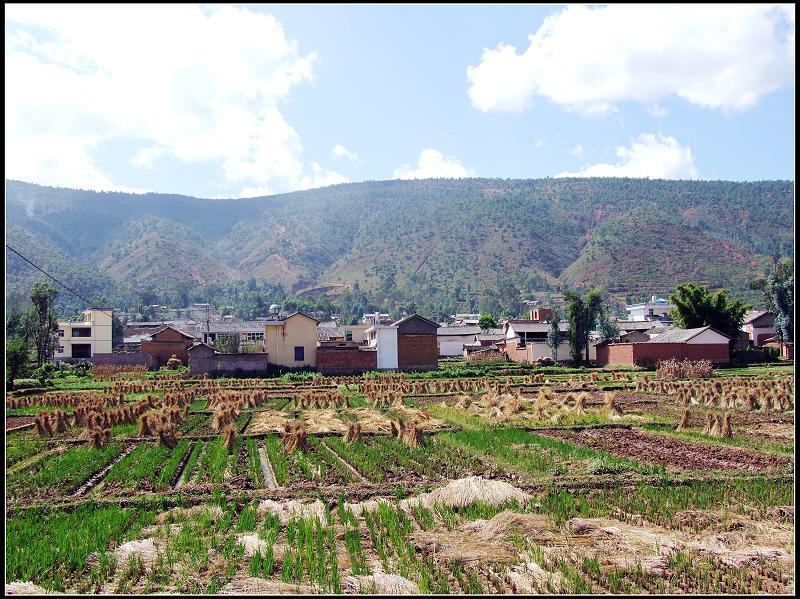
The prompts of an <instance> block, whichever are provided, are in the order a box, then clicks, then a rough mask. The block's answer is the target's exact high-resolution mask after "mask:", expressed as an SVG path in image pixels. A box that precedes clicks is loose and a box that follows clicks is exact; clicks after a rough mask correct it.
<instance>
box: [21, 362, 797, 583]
mask: <svg viewBox="0 0 800 599" xmlns="http://www.w3.org/2000/svg"><path fill="white" fill-rule="evenodd" d="M297 379H299V380H297ZM793 392H794V378H793V373H792V369H791V368H788V367H773V368H771V369H769V370H767V369H763V368H761V369H755V368H754V369H744V370H737V371H735V372H734V373H731V374H730V375H729V376H728V375H726V372H725V371H719V372H718V373H717V376H716V377H714V379H713V380H711V381H705V382H703V381H684V382H681V381H660V380H658V379H656V378H655V377H654V373H652V372H645V371H637V372H633V371H626V372H621V371H620V372H611V371H583V370H566V369H557V368H550V369H548V368H532V367H524V366H519V365H514V366H513V367H509V366H508V365H505V364H498V365H495V366H475V365H468V364H463V363H460V362H454V361H447V362H443V363H442V368H441V369H440V370H439V371H438V372H435V373H426V374H418V375H415V374H406V375H403V376H399V375H380V376H364V377H338V378H333V377H322V376H317V377H313V378H312V377H305V378H303V377H298V376H293V375H287V376H284V377H281V378H274V379H219V380H214V381H210V380H193V379H190V378H188V376H187V375H175V374H172V375H167V374H164V373H142V372H138V373H128V374H127V375H122V376H119V377H116V378H115V377H106V378H105V380H99V381H92V382H88V383H87V384H86V386H85V388H84V389H82V388H75V385H72V388H70V389H69V390H66V389H61V390H59V389H48V390H47V392H43V391H37V390H33V391H32V392H31V391H22V392H18V393H16V394H11V395H9V396H7V398H6V408H7V416H6V432H7V434H6V469H7V470H6V508H7V521H6V525H7V526H6V555H7V564H6V591H7V592H26V591H39V592H70V593H133V594H140V593H152V592H160V593H222V592H226V593H228V592H230V593H348V594H357V593H378V594H387V593H437V594H438V593H441V594H482V593H522V594H526V593H562V594H564V593H570V594H571V593H607V592H610V593H770V594H772V593H782V594H789V593H791V592H792V591H793V590H794V536H793V533H794V493H793V486H794V462H793V455H794V432H793V431H794V404H793ZM751 396H752V397H751ZM787 397H791V400H787ZM10 414H11V415H10ZM726 414H727V415H728V416H727V417H725V415H726ZM143 420H144V422H143ZM679 423H680V424H681V425H680V426H679ZM712 424H713V426H711V425H712ZM676 427H677V428H678V429H679V430H675V429H676Z"/></svg>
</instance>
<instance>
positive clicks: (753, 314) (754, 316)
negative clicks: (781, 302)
mask: <svg viewBox="0 0 800 599" xmlns="http://www.w3.org/2000/svg"><path fill="white" fill-rule="evenodd" d="M767 315H772V312H770V311H769V310H748V311H747V312H745V314H744V322H743V323H742V324H748V323H751V322H753V321H754V320H758V319H759V318H761V317H762V316H767Z"/></svg>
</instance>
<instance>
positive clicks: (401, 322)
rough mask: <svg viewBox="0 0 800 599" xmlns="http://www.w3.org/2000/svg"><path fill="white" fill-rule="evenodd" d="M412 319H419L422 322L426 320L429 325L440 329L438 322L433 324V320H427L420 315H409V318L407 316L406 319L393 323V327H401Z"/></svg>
mask: <svg viewBox="0 0 800 599" xmlns="http://www.w3.org/2000/svg"><path fill="white" fill-rule="evenodd" d="M412 318H419V319H420V320H424V321H425V322H427V323H428V324H432V325H434V326H435V327H437V329H438V327H439V323H438V322H433V321H432V320H431V319H429V318H425V317H424V316H420V315H419V314H409V315H408V316H405V317H403V318H401V319H400V320H398V321H396V322H393V323H392V326H393V327H396V326H399V325H401V324H403V323H404V322H406V321H409V320H411V319H412Z"/></svg>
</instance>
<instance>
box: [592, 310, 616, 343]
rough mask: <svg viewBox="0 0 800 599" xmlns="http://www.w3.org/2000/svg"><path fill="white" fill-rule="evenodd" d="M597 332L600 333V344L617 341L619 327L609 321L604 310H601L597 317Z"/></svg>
mask: <svg viewBox="0 0 800 599" xmlns="http://www.w3.org/2000/svg"><path fill="white" fill-rule="evenodd" d="M597 332H598V333H600V341H601V342H605V341H608V342H612V341H616V340H618V339H619V327H618V326H617V323H615V322H614V321H613V320H611V318H610V317H609V315H608V311H606V310H603V311H602V312H601V313H600V314H599V316H598V317H597Z"/></svg>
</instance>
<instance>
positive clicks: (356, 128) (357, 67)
mask: <svg viewBox="0 0 800 599" xmlns="http://www.w3.org/2000/svg"><path fill="white" fill-rule="evenodd" d="M468 69H469V72H468ZM794 158H795V157H794V8H793V7H789V6H772V7H760V6H744V7H741V6H729V7H719V6H708V7H700V8H698V7H692V6H689V5H687V6H681V7H667V8H663V7H662V8H658V7H644V6H642V7H630V6H625V5H618V6H612V7H591V8H590V7H570V8H565V7H560V6H329V5H322V6H296V5H271V6H268V7H261V6H246V7H236V6H224V7H196V6H171V7H166V8H165V7H159V6H157V5H133V6H113V5H112V6H105V7H94V6H82V7H68V8H66V9H54V8H52V7H50V8H47V9H42V8H40V7H35V6H22V5H19V6H16V7H14V8H11V7H7V10H6V176H7V178H17V179H22V180H26V181H32V182H37V183H42V184H47V185H61V186H66V187H81V188H93V189H120V190H133V191H158V192H171V193H183V194H187V195H195V196H200V197H240V196H252V195H263V194H269V193H279V192H284V191H291V190H295V189H303V188H308V187H316V186H322V185H326V184H332V183H339V182H345V181H363V180H368V179H392V178H397V177H404V178H410V177H415V176H416V177H426V176H445V177H446V176H481V177H519V178H539V177H547V176H559V175H562V176H564V175H570V174H572V175H597V176H649V177H652V178H700V179H731V180H756V179H792V180H793V179H794Z"/></svg>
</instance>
